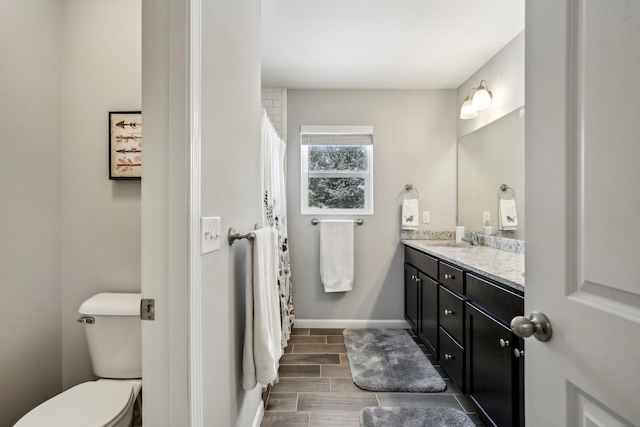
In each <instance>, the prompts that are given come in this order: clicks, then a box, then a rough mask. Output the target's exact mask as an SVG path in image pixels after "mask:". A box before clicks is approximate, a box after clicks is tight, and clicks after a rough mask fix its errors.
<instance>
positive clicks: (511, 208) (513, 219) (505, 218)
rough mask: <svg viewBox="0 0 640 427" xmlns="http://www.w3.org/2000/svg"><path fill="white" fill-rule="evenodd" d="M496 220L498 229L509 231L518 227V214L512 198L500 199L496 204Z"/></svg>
mask: <svg viewBox="0 0 640 427" xmlns="http://www.w3.org/2000/svg"><path fill="white" fill-rule="evenodd" d="M498 208H499V210H500V212H499V213H498V222H499V226H500V230H504V231H509V230H517V229H518V216H517V212H516V201H515V200H514V199H500V203H499V204H498Z"/></svg>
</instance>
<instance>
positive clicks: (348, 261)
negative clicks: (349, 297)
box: [320, 221, 354, 292]
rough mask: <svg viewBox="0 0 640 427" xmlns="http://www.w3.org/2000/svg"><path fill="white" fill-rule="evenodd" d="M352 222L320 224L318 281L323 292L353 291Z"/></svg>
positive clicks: (324, 222) (326, 222) (323, 222)
mask: <svg viewBox="0 0 640 427" xmlns="http://www.w3.org/2000/svg"><path fill="white" fill-rule="evenodd" d="M353 254H354V251H353V221H322V222H321V223H320V279H321V281H322V284H323V285H324V291H325V292H345V291H350V290H351V289H353V273H354V271H353V270H354V269H353V260H354V255H353Z"/></svg>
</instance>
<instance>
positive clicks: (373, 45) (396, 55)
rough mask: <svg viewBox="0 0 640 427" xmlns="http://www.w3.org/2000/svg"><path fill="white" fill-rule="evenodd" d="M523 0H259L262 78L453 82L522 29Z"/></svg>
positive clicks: (320, 85)
mask: <svg viewBox="0 0 640 427" xmlns="http://www.w3.org/2000/svg"><path fill="white" fill-rule="evenodd" d="M524 1H525V0H262V85H263V87H283V88H291V89H295V88H298V89H299V88H305V89H451V88H457V87H458V86H460V85H461V84H462V83H463V82H464V81H465V80H467V79H468V78H469V77H470V76H471V75H472V74H473V73H474V72H475V71H477V70H478V68H480V67H481V66H482V65H483V64H484V63H486V62H487V61H488V60H489V59H490V58H491V57H492V56H493V55H495V54H496V53H497V52H498V51H499V50H500V49H502V47H504V46H505V45H506V44H507V43H508V42H509V41H511V40H512V39H513V38H514V37H515V36H516V35H518V34H519V33H520V32H521V31H523V30H524Z"/></svg>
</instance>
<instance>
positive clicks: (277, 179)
mask: <svg viewBox="0 0 640 427" xmlns="http://www.w3.org/2000/svg"><path fill="white" fill-rule="evenodd" d="M285 153H286V145H285V143H284V141H283V140H282V138H280V136H279V135H278V133H277V132H276V130H275V129H274V127H273V125H272V124H271V121H270V120H269V116H268V115H267V112H266V111H265V110H264V108H263V110H262V198H263V199H262V203H263V204H262V223H263V225H265V226H267V225H268V226H271V227H274V228H275V229H276V231H277V236H278V243H279V245H278V246H279V254H278V255H279V257H278V258H279V268H278V290H279V295H280V319H281V321H282V340H281V344H282V348H284V347H286V346H287V342H288V341H289V336H290V335H291V328H292V326H293V322H294V320H295V313H294V310H293V289H292V283H291V266H290V263H289V240H288V239H287V198H286V193H285V188H286V186H285V176H284V168H285V159H286V156H285Z"/></svg>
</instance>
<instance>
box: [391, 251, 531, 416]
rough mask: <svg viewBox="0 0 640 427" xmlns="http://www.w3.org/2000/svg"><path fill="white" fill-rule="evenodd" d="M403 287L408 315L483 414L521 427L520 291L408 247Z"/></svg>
mask: <svg viewBox="0 0 640 427" xmlns="http://www.w3.org/2000/svg"><path fill="white" fill-rule="evenodd" d="M470 250H474V249H472V248H470ZM404 286H405V318H406V319H407V321H408V322H409V323H410V325H411V327H412V329H413V330H414V332H415V333H416V334H417V335H418V337H419V339H420V341H421V342H422V343H424V344H425V346H427V348H428V349H429V350H430V351H431V353H432V354H433V355H434V357H435V358H436V359H437V360H438V362H439V363H440V366H441V367H442V369H443V370H444V371H445V372H446V373H447V375H448V376H449V377H450V378H451V380H452V381H453V382H454V383H455V384H456V385H457V386H458V388H460V390H461V391H462V392H464V393H465V395H466V396H467V397H468V398H469V401H470V402H471V403H472V404H473V405H474V407H475V408H476V410H477V412H478V414H479V416H480V418H482V420H483V421H484V422H485V423H486V424H487V425H493V426H498V427H503V426H505V427H506V426H509V427H511V426H521V427H522V426H524V364H523V358H522V357H523V355H524V348H523V345H524V344H523V340H522V339H521V338H518V337H516V336H515V335H514V334H513V333H512V332H511V329H510V328H509V322H510V321H511V319H512V318H513V317H514V316H517V315H522V314H523V312H524V292H523V291H522V290H520V289H515V288H511V287H509V286H507V285H505V284H503V283H498V282H496V281H495V280H492V279H491V278H488V277H484V276H483V275H481V274H479V273H478V272H477V271H469V270H468V269H466V268H465V266H464V265H457V264H456V263H455V262H454V260H452V259H451V258H447V259H446V260H443V259H442V258H439V257H438V256H437V255H436V254H434V253H429V254H427V253H425V252H423V251H421V250H418V249H415V248H413V247H409V246H405V284H404Z"/></svg>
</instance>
